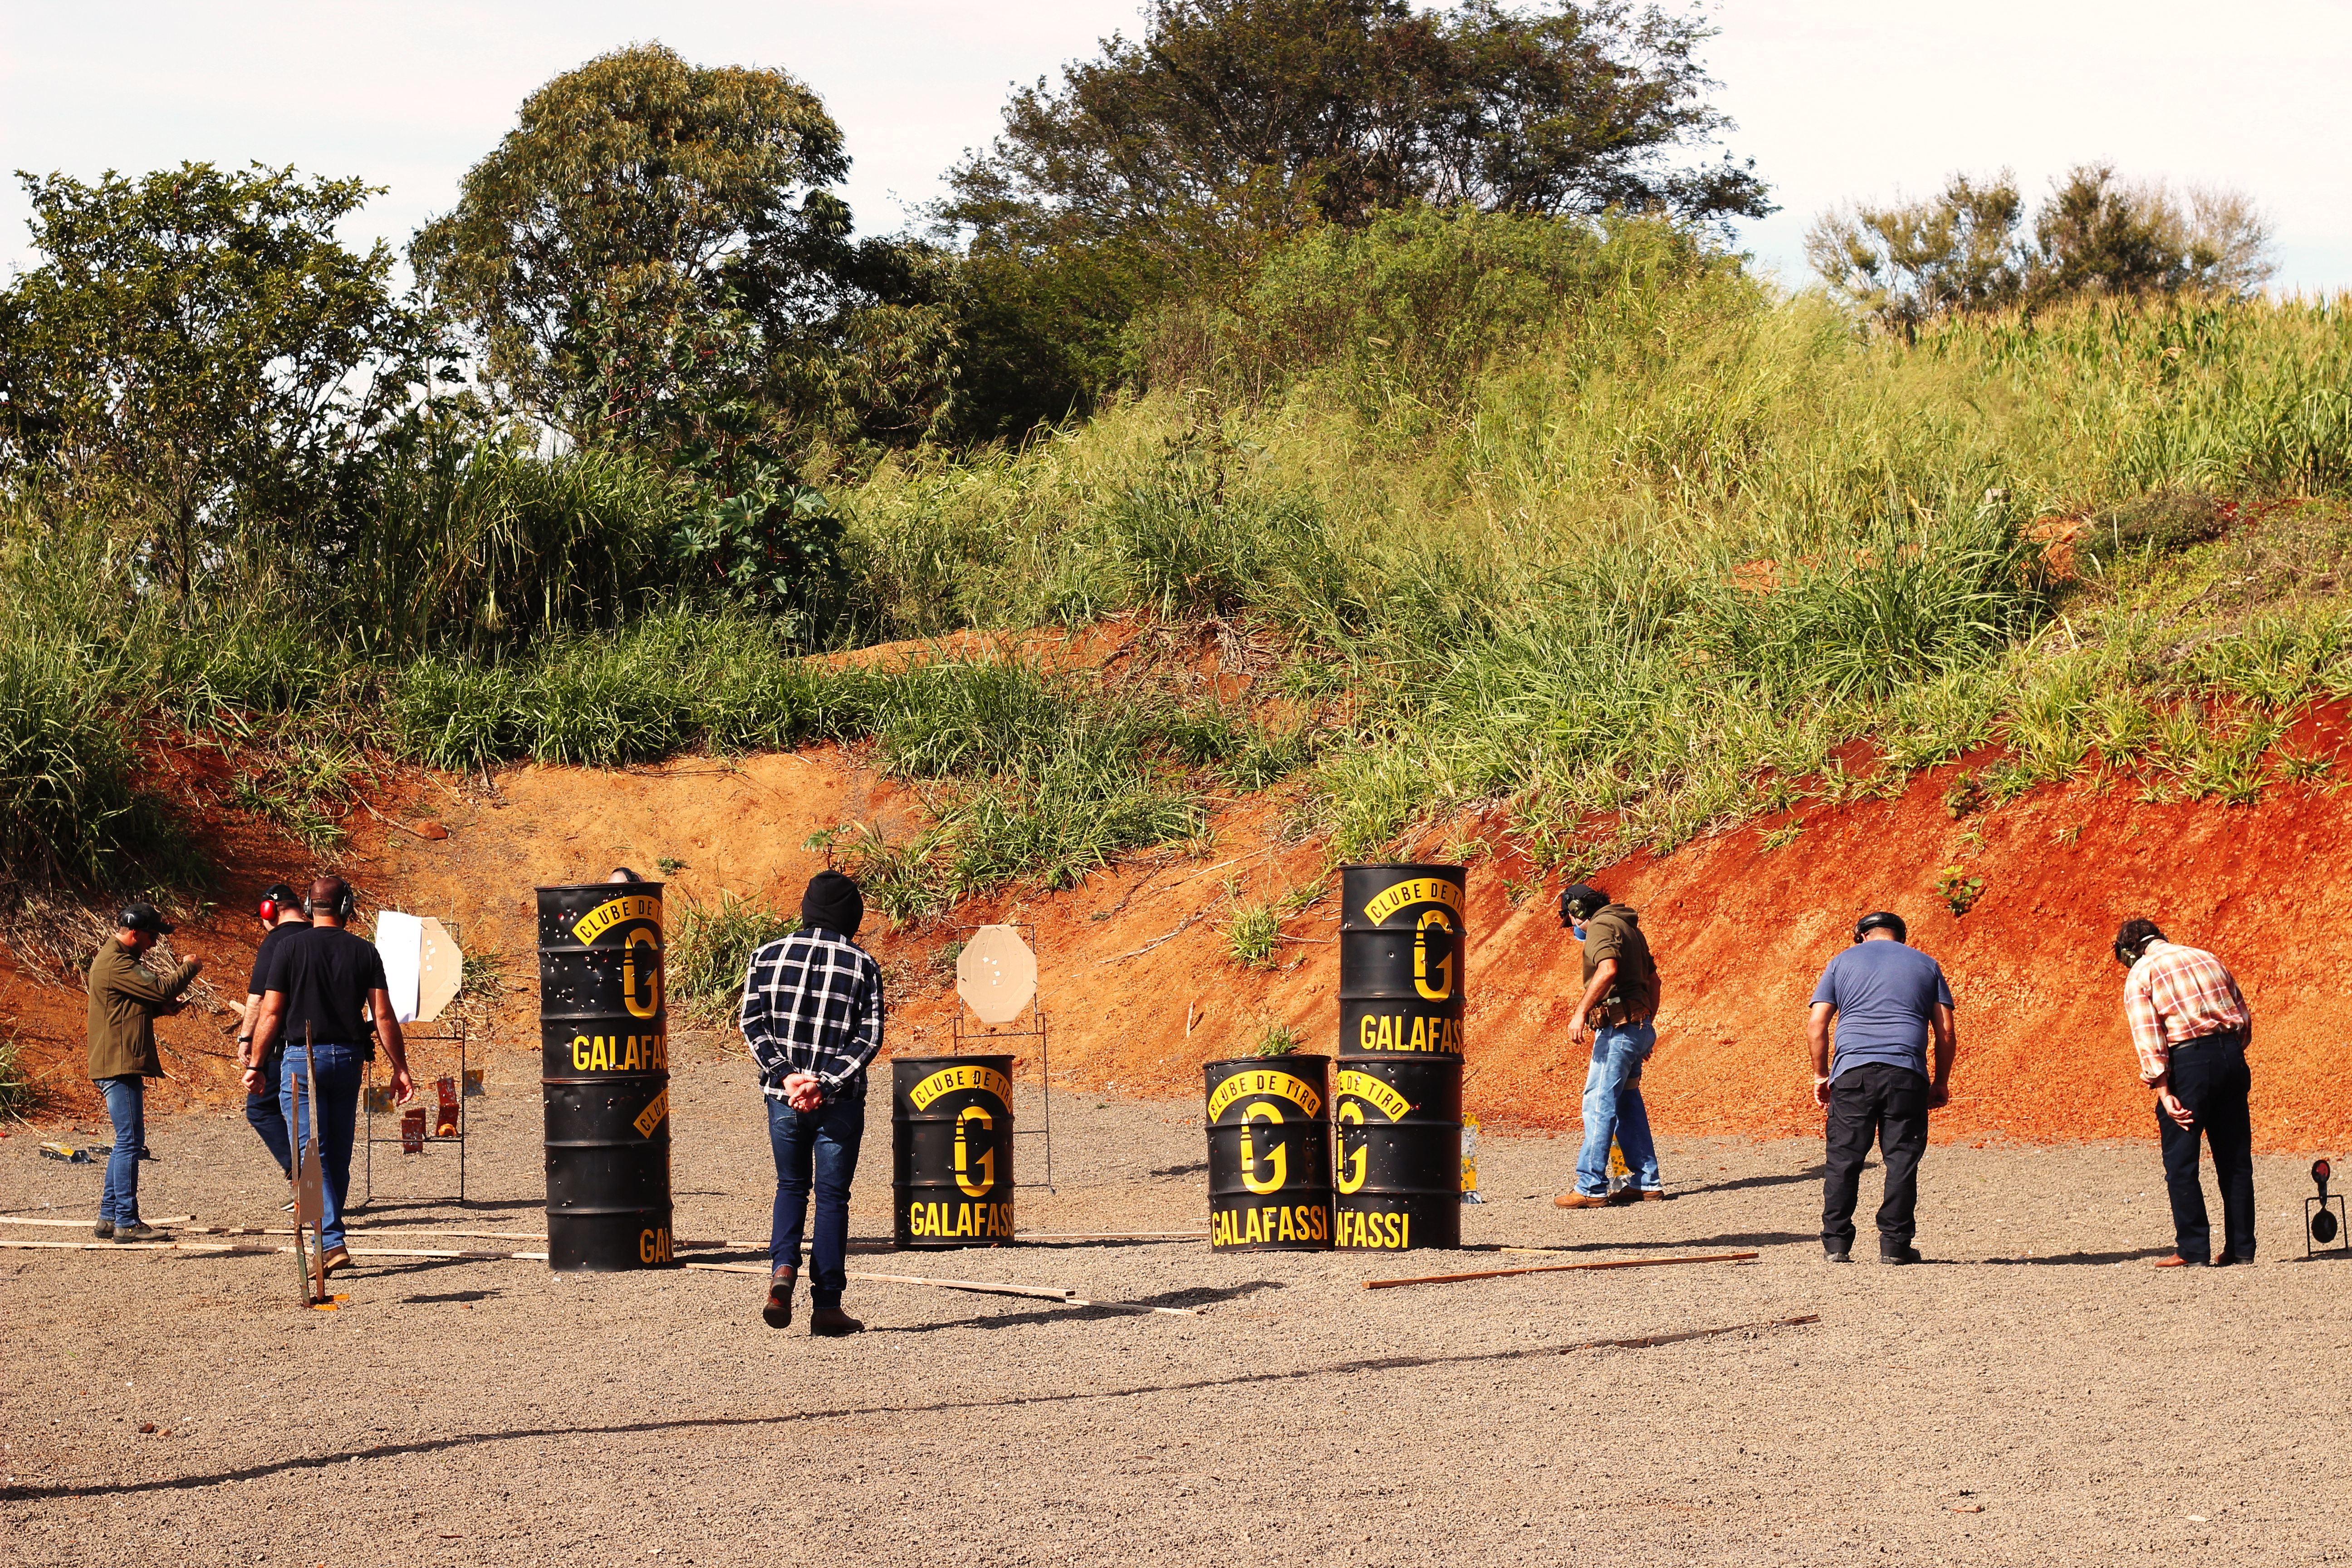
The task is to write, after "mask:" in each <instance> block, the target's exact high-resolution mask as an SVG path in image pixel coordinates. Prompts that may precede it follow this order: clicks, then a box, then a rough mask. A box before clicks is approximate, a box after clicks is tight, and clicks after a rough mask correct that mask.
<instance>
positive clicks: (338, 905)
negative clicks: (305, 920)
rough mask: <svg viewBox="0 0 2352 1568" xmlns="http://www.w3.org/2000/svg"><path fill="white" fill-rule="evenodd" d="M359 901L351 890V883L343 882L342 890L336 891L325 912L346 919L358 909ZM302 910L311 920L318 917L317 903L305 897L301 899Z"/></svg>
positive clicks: (357, 895) (338, 918) (341, 919)
mask: <svg viewBox="0 0 2352 1568" xmlns="http://www.w3.org/2000/svg"><path fill="white" fill-rule="evenodd" d="M359 903H360V896H359V894H358V893H356V892H354V891H353V890H352V885H351V884H350V883H349V882H345V883H344V884H343V890H342V891H341V892H340V893H337V894H336V895H335V901H334V902H333V903H332V904H331V905H329V906H328V908H327V913H328V914H329V915H331V916H332V917H333V918H334V919H336V920H339V921H347V920H349V919H351V918H352V914H354V913H355V912H356V911H357V910H358V909H359ZM302 912H303V913H304V914H306V915H309V916H310V918H311V919H313V920H316V919H318V918H319V909H318V906H317V904H315V903H314V902H312V901H311V900H310V899H309V898H307V897H306V898H304V899H303V900H302Z"/></svg>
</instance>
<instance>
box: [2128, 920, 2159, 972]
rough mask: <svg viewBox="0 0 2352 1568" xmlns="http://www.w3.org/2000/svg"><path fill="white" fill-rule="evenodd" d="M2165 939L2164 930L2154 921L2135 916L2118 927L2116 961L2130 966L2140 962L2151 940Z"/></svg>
mask: <svg viewBox="0 0 2352 1568" xmlns="http://www.w3.org/2000/svg"><path fill="white" fill-rule="evenodd" d="M2163 940H2164V931H2162V929H2161V928H2159V927H2158V925H2157V923H2156V922H2155V921H2152V920H2148V919H2147V918H2146V917H2144V916H2135V917H2134V918H2133V919H2131V920H2127V921H2124V923H2123V924H2122V925H2120V926H2118V927H2116V963H2120V964H2123V965H2124V966H2125V967H2126V968H2129V967H2130V966H2131V965H2132V964H2135V963H2138V962H2139V959H2140V954H2142V953H2143V952H2147V944H2148V943H2149V942H2162V941H2163Z"/></svg>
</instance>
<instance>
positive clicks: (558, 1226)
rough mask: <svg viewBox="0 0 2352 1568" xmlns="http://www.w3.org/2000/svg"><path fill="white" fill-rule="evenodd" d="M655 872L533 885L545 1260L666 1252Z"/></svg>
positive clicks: (645, 1259) (642, 1263) (605, 1262)
mask: <svg viewBox="0 0 2352 1568" xmlns="http://www.w3.org/2000/svg"><path fill="white" fill-rule="evenodd" d="M662 952H663V948H662V886H661V884H660V883H658V882H591V883H588V884H586V885H584V886H580V887H568V888H541V889H539V1016H540V1050H541V1064H540V1086H541V1094H542V1096H543V1097H544V1099H545V1101H546V1110H547V1266H548V1267H549V1268H558V1269H571V1270H587V1271H593V1272H600V1273H602V1272H610V1271H614V1270H618V1269H625V1268H669V1267H671V1266H672V1247H671V1241H670V1190H669V1027H668V1012H667V1007H666V1006H665V1004H664V998H663V995H662Z"/></svg>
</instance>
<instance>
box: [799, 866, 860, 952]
mask: <svg viewBox="0 0 2352 1568" xmlns="http://www.w3.org/2000/svg"><path fill="white" fill-rule="evenodd" d="M865 918H866V899H865V895H863V894H861V893H860V892H858V890H857V884H856V883H855V882H853V881H851V880H850V879H848V878H846V877H845V876H843V875H842V874H841V873H840V872H838V871H819V872H818V873H817V874H816V875H815V876H814V877H811V878H810V879H809V885H808V891H807V892H805V893H803V894H802V895H801V930H803V931H812V930H814V929H815V928H816V927H818V926H823V927H824V929H825V930H827V931H839V932H840V933H841V934H842V935H844V936H856V934H857V926H858V922H859V921H863V920H864V919H865Z"/></svg>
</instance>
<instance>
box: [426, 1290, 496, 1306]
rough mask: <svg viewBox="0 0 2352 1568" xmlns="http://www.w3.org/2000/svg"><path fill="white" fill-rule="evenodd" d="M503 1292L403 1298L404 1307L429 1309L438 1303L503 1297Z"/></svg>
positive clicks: (482, 1291) (472, 1291) (458, 1291)
mask: <svg viewBox="0 0 2352 1568" xmlns="http://www.w3.org/2000/svg"><path fill="white" fill-rule="evenodd" d="M505 1294H506V1292H505V1291H503V1290H451V1291H449V1292H447V1293H446V1294H445V1295H440V1296H403V1297H402V1298H401V1299H400V1304H401V1305H402V1306H404V1307H429V1306H432V1305H433V1304H435V1303H436V1302H440V1301H487V1300H489V1299H490V1298H491V1297H493V1296H503V1295H505Z"/></svg>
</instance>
